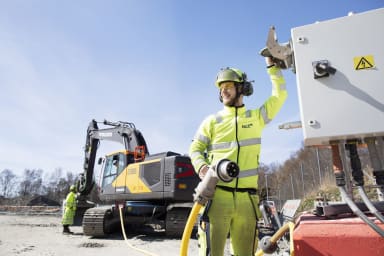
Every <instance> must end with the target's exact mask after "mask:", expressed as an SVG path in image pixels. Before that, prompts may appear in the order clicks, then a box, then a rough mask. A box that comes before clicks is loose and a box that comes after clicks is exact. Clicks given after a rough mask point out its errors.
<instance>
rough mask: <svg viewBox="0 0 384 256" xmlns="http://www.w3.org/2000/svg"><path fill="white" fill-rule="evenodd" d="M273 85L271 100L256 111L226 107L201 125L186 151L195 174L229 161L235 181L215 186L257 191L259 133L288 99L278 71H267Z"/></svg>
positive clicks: (275, 68)
mask: <svg viewBox="0 0 384 256" xmlns="http://www.w3.org/2000/svg"><path fill="white" fill-rule="evenodd" d="M267 70H268V74H269V76H270V79H271V82H272V96H271V97H269V98H268V99H267V101H265V102H264V104H263V105H262V106H261V107H260V108H258V109H252V110H247V109H246V108H245V107H244V106H243V107H227V106H224V109H223V110H221V111H219V112H218V113H217V114H216V115H210V116H208V117H207V118H206V119H205V120H204V121H203V122H202V124H201V125H200V127H199V129H198V131H197V133H196V135H195V137H194V140H193V142H192V144H191V146H190V149H189V155H190V157H191V160H192V164H193V166H194V168H195V170H196V171H197V172H198V171H199V170H200V168H201V167H202V166H203V165H214V164H216V163H217V162H218V161H219V160H221V159H229V160H231V161H234V162H236V163H237V164H238V165H239V167H240V174H239V177H238V178H237V179H234V180H233V181H231V182H229V183H225V182H222V181H219V183H218V185H221V186H227V187H232V188H257V182H258V169H257V168H258V166H259V155H260V146H261V133H262V130H263V128H264V127H265V125H266V124H268V123H269V122H270V121H271V120H272V119H273V118H274V117H275V116H276V114H277V113H278V112H279V110H280V109H281V107H282V105H283V104H284V102H285V100H286V98H287V95H288V94H287V91H286V88H285V80H284V77H283V76H282V73H281V70H280V69H279V68H277V67H275V66H273V67H271V68H268V69H267Z"/></svg>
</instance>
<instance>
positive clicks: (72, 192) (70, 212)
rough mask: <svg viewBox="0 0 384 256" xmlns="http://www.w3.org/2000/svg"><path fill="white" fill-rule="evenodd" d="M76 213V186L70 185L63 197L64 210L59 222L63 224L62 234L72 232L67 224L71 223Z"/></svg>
mask: <svg viewBox="0 0 384 256" xmlns="http://www.w3.org/2000/svg"><path fill="white" fill-rule="evenodd" d="M75 213H76V187H75V186H74V185H72V186H71V187H70V188H69V193H68V195H67V198H66V199H65V210H64V214H63V219H62V221H61V223H62V224H63V234H73V232H71V231H70V230H69V226H70V225H73V219H74V217H75Z"/></svg>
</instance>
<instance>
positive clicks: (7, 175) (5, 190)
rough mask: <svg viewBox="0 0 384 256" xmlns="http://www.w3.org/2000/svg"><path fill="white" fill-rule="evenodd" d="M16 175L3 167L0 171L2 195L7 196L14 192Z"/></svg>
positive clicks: (0, 190) (0, 191)
mask: <svg viewBox="0 0 384 256" xmlns="http://www.w3.org/2000/svg"><path fill="white" fill-rule="evenodd" d="M16 181H17V176H16V175H15V174H14V173H13V172H12V171H11V170H9V169H5V170H3V171H2V172H1V173H0V193H1V195H2V196H3V197H5V198H8V197H9V196H10V195H11V193H12V192H14V185H15V184H16Z"/></svg>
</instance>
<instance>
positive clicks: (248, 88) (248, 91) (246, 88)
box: [241, 72, 253, 96]
mask: <svg viewBox="0 0 384 256" xmlns="http://www.w3.org/2000/svg"><path fill="white" fill-rule="evenodd" d="M241 80H242V81H243V82H242V86H243V90H242V93H243V95H244V96H250V95H252V94H253V85H252V83H251V82H249V81H247V74H246V73H244V72H243V74H242V77H241Z"/></svg>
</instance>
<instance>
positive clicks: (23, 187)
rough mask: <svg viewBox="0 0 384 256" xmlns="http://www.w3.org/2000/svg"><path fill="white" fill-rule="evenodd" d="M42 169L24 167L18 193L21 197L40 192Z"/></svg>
mask: <svg viewBox="0 0 384 256" xmlns="http://www.w3.org/2000/svg"><path fill="white" fill-rule="evenodd" d="M42 174H43V170H41V169H38V170H29V169H25V170H24V174H23V177H22V180H21V182H20V188H19V194H20V196H22V197H28V196H33V195H39V194H41V192H42V185H43V179H42V177H41V176H42Z"/></svg>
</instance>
